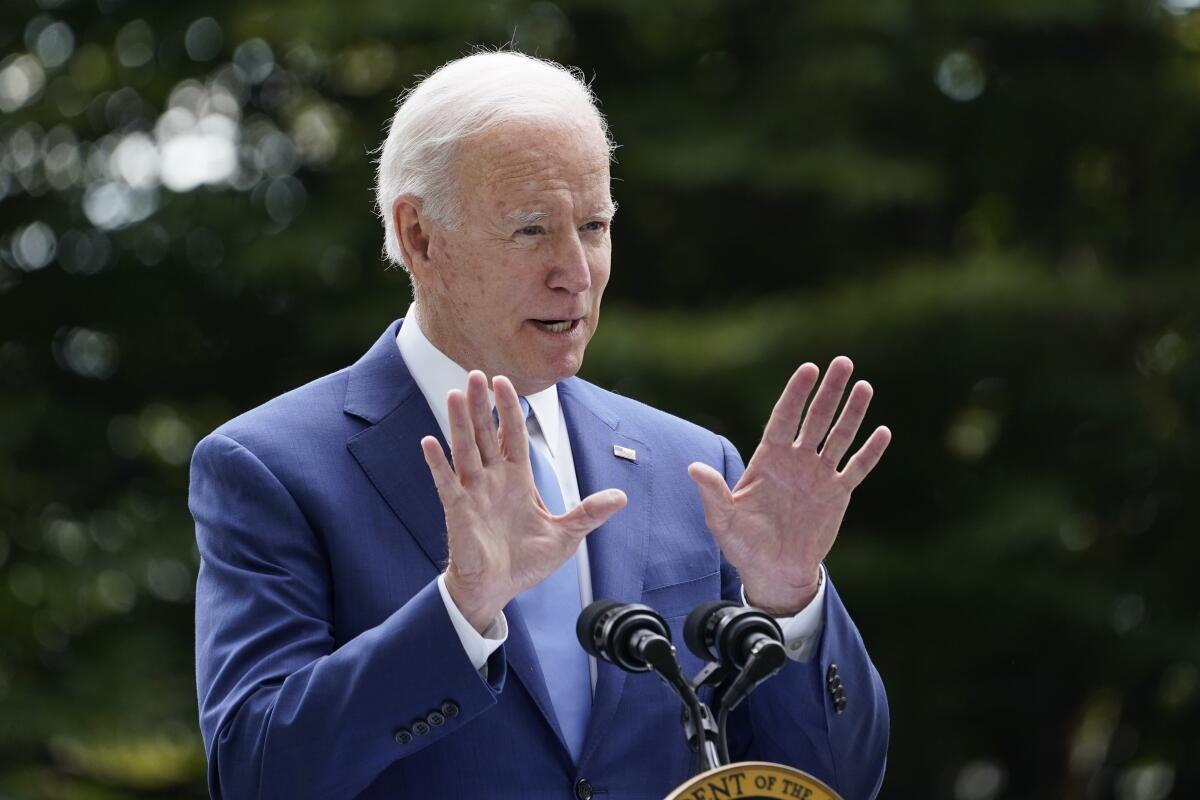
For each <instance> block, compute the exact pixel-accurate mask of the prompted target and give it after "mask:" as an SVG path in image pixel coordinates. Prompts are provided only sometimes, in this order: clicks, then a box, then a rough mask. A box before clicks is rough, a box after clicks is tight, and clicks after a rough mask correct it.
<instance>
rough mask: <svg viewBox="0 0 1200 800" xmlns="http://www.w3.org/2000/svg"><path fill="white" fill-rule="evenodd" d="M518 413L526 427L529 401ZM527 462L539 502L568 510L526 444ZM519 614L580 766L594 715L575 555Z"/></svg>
mask: <svg viewBox="0 0 1200 800" xmlns="http://www.w3.org/2000/svg"><path fill="white" fill-rule="evenodd" d="M520 401H521V410H522V411H523V412H525V422H526V426H528V424H529V402H528V401H527V400H526V399H525V398H524V397H522V398H520ZM529 463H530V466H532V467H533V482H534V484H535V485H536V486H537V490H538V494H540V495H541V496H542V502H543V503H545V504H546V508H547V509H549V511H550V513H552V514H562V513H563V512H564V511H565V510H566V508H565V504H564V503H563V496H562V492H561V491H559V488H558V478H557V477H556V476H555V474H554V468H553V467H552V466H550V464H549V463H548V462H547V461H546V459H545V457H544V456H542V454H541V453H539V452H538V450H537V448H535V447H534V446H533V441H532V439H531V440H530V442H529ZM517 602H518V603H520V605H521V613H522V614H523V615H524V617H525V623H526V625H527V626H528V628H529V635H530V638H532V639H533V647H534V650H535V651H536V652H537V657H538V662H539V663H540V664H541V666H542V677H543V678H544V679H545V681H546V689H547V690H548V691H549V693H550V698H551V702H552V703H553V704H554V713H555V715H556V716H557V717H558V726H559V728H561V729H562V733H563V737H564V738H565V739H566V741H567V748H568V749H569V750H570V751H571V756H572V757H573V758H574V759H575V760H576V761H578V760H579V754H580V751H581V750H582V749H583V737H584V734H585V733H586V732H587V723H588V717H589V716H590V715H591V712H592V679H591V673H590V669H589V667H588V659H587V654H586V653H585V652H584V651H583V648H582V647H580V646H579V642H578V641H577V640H576V638H575V620H576V619H577V618H578V617H579V612H580V611H581V610H582V601H581V600H580V597H579V559H578V558H577V557H576V555H575V554H574V553H572V554H571V557H570V558H569V559H567V562H566V563H565V564H563V565H562V566H561V567H559V568H558V570H557V571H555V572H554V573H553V574H551V575H550V576H548V577H547V578H546V579H545V580H543V581H542V582H541V583H539V584H538V585H536V586H534V587H532V588H531V589H527V590H526V591H524V592H522V593H521V594H519V595H517Z"/></svg>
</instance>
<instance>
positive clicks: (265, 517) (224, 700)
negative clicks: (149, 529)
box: [189, 434, 506, 800]
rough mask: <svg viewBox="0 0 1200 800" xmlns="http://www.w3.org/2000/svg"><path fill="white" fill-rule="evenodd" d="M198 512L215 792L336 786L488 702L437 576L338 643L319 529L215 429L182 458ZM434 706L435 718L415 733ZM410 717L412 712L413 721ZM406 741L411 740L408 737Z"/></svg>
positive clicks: (329, 790) (206, 730)
mask: <svg viewBox="0 0 1200 800" xmlns="http://www.w3.org/2000/svg"><path fill="white" fill-rule="evenodd" d="M189 506H190V509H191V512H192V515H193V517H194V518H195V521H196V542H197V545H198V546H199V550H200V557H201V562H200V573H199V578H198V579H197V586H196V684H197V693H198V699H199V705H200V727H201V730H202V732H203V734H204V745H205V750H206V753H207V756H208V781H209V790H210V792H211V794H212V797H213V798H238V800H241V799H242V798H260V797H261V798H265V797H278V798H288V799H289V800H298V799H299V798H326V799H331V798H342V797H353V796H354V795H356V794H358V793H359V792H361V791H362V790H363V789H365V788H366V787H367V786H368V785H369V784H370V783H371V781H373V780H374V779H375V777H376V776H378V775H379V773H381V772H382V771H383V770H385V769H387V768H388V767H389V766H391V765H392V764H394V763H395V762H397V761H398V760H400V759H403V758H405V757H406V756H409V755H412V754H413V753H416V752H419V751H420V750H421V749H423V748H425V747H428V746H430V745H431V744H433V743H434V742H436V741H438V740H439V739H441V738H442V737H445V736H453V735H454V733H455V732H456V731H457V730H458V729H460V728H462V727H463V726H464V725H467V724H469V722H470V720H471V719H472V718H474V717H475V716H477V715H478V714H480V713H482V712H484V711H486V710H487V709H489V708H491V707H492V706H493V705H495V703H496V701H497V697H498V694H499V692H500V691H501V689H502V688H503V684H504V679H505V675H506V667H505V662H504V655H503V649H500V650H497V651H496V653H494V654H493V656H492V658H490V659H489V661H488V665H487V666H488V670H487V672H488V676H489V677H488V678H486V679H485V678H484V677H482V676H481V675H480V674H479V672H477V671H476V669H475V667H474V666H473V665H472V664H471V663H470V660H469V659H468V657H467V655H466V653H465V652H464V650H463V647H462V645H461V644H460V643H459V639H458V636H457V635H456V634H455V632H454V627H453V625H452V624H451V621H450V618H449V615H448V613H447V610H446V606H445V604H444V603H443V601H442V598H441V595H440V593H439V592H438V589H437V585H436V581H430V583H429V584H428V585H427V586H425V587H424V588H422V589H421V590H420V591H418V592H417V593H416V594H415V595H414V596H413V597H412V598H411V599H410V600H409V601H408V602H407V603H405V604H404V605H403V606H401V607H400V608H398V609H396V611H395V612H393V613H392V614H391V616H389V617H387V618H386V619H385V620H384V621H383V622H381V623H380V624H379V625H377V626H376V627H374V628H371V629H368V630H366V631H363V632H362V633H361V634H359V635H358V636H356V637H355V638H353V639H350V640H349V641H346V642H343V643H342V644H341V645H340V646H337V645H336V643H335V639H334V631H333V602H334V597H333V594H332V588H331V579H330V575H329V568H328V564H327V562H326V559H325V557H324V551H323V547H322V545H321V543H320V541H319V538H318V536H317V535H316V533H315V532H314V530H313V529H312V527H311V526H310V525H309V524H308V521H307V520H306V518H305V516H304V514H303V512H302V510H301V509H300V507H299V506H298V505H297V504H296V502H295V501H294V499H293V497H292V495H291V494H290V493H289V492H288V490H287V489H286V487H285V486H284V485H283V484H282V483H281V482H280V481H279V479H278V478H277V477H276V476H275V475H274V474H272V473H271V471H270V470H268V469H267V467H266V466H265V465H264V464H263V462H262V461H260V460H259V458H258V457H256V456H255V455H254V454H253V453H251V452H250V451H249V450H248V449H247V448H245V447H243V446H242V445H241V444H239V443H238V442H237V441H235V440H233V439H231V438H229V437H227V436H223V435H221V434H213V435H211V436H209V437H207V438H206V439H204V440H203V441H202V442H201V443H200V444H199V445H198V446H197V448H196V451H195V453H194V455H193V457H192V469H191V486H190V492H189ZM443 704H449V705H448V706H447V708H448V709H450V711H456V712H457V713H450V711H448V712H447V713H446V714H444V715H443V716H445V722H444V723H443V724H440V725H437V726H430V727H429V730H428V732H426V733H424V734H417V735H411V738H410V737H407V736H404V735H397V732H398V731H400V730H402V729H403V730H406V731H408V732H409V733H410V734H413V733H414V732H415V731H414V724H413V723H414V721H416V720H423V719H425V717H426V716H427V715H429V714H430V712H432V711H435V710H436V711H439V713H440V710H441V707H442V705H443ZM415 727H416V728H417V729H420V727H421V726H415ZM406 740H407V741H406Z"/></svg>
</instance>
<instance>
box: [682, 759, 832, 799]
mask: <svg viewBox="0 0 1200 800" xmlns="http://www.w3.org/2000/svg"><path fill="white" fill-rule="evenodd" d="M768 798H769V799H770V800H842V798H841V795H839V794H838V793H837V792H835V791H834V790H833V789H830V788H829V787H828V786H826V785H825V784H823V783H821V782H820V781H819V780H817V779H816V778H814V777H813V776H812V775H809V774H808V773H806V772H801V771H800V770H798V769H792V768H791V767H785V766H783V765H782V764H771V763H769V762H767V761H743V762H741V763H738V764H730V765H728V766H725V767H717V768H716V769H710V770H709V771H708V772H702V773H700V774H699V775H697V776H696V777H694V778H691V779H690V780H688V781H687V782H685V783H684V784H682V785H681V786H679V787H678V788H677V789H675V791H673V792H671V793H670V794H669V795H667V797H666V800H767V799H768Z"/></svg>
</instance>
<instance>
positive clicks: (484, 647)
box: [437, 573, 508, 678]
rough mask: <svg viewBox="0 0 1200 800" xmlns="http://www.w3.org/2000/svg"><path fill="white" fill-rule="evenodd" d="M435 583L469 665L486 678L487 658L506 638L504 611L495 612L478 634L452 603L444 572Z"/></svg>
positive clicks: (506, 625)
mask: <svg viewBox="0 0 1200 800" xmlns="http://www.w3.org/2000/svg"><path fill="white" fill-rule="evenodd" d="M437 585H438V592H440V593H441V595H442V602H443V603H445V604H446V613H448V614H449V615H450V623H451V624H452V625H454V632H455V633H457V634H458V639H459V641H461V642H462V646H463V650H466V651H467V658H468V659H470V660H471V665H472V666H473V667H475V669H476V670H478V671H479V673H480V674H481V675H483V676H484V677H485V678H486V677H487V662H488V659H489V658H491V656H492V653H494V652H496V650H497V649H498V648H499V647H500V645H502V644H504V640H505V639H507V638H508V620H507V619H505V618H504V612H503V611H501V612H500V613H499V614H497V615H496V618H495V619H494V620H492V624H491V625H489V626H488V627H487V630H485V631H484V632H483V633H482V634H480V633H479V631H477V630H475V626H473V625H472V624H471V623H469V622H467V618H466V617H464V616H463V613H462V612H461V611H459V610H458V606H456V605H455V604H454V600H453V599H452V598H451V597H450V590H449V589H447V588H446V576H445V574H444V573H443V574H442V575H438V579H437Z"/></svg>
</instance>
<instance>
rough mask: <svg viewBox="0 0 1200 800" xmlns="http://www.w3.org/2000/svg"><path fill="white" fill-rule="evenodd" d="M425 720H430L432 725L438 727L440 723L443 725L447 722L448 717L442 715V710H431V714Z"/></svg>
mask: <svg viewBox="0 0 1200 800" xmlns="http://www.w3.org/2000/svg"><path fill="white" fill-rule="evenodd" d="M425 721H426V722H428V723H429V724H430V725H431V726H432V727H434V728H436V727H437V726H438V725H441V724H442V723H443V722H445V721H446V718H445V717H444V716H442V712H440V711H430V712H429V716H427V717H426V718H425Z"/></svg>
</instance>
